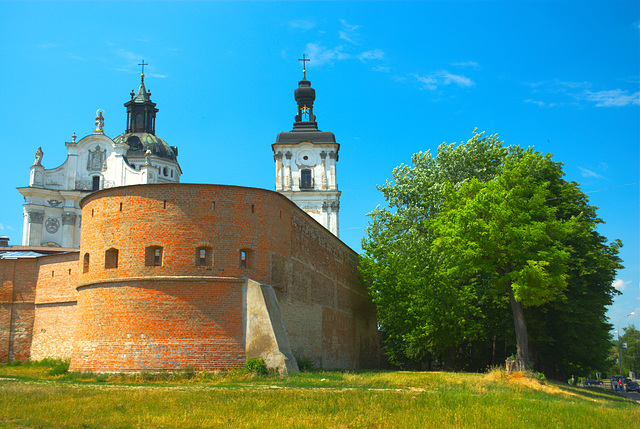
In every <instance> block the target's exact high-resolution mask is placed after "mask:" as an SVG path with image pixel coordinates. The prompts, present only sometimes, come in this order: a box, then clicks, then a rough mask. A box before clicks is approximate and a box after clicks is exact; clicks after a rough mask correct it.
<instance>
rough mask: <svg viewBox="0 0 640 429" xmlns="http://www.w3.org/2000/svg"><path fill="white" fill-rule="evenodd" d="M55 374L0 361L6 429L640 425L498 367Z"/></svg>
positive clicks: (0, 419)
mask: <svg viewBox="0 0 640 429" xmlns="http://www.w3.org/2000/svg"><path fill="white" fill-rule="evenodd" d="M48 370H49V369H48V368H47V367H45V366H29V365H23V366H18V367H10V366H4V367H0V428H2V427H7V428H23V427H34V428H131V427H134V428H210V427H214V428H216V427H220V428H222V427H224V428H227V427H230V428H236V427H237V428H430V427H434V428H492V429H496V428H519V427H527V428H530V427H532V428H538V427H539V428H545V429H553V428H608V427H611V428H631V427H639V426H640V406H639V405H638V404H637V403H635V402H633V401H630V400H627V399H625V398H623V397H621V396H618V395H616V394H614V393H611V392H608V391H605V390H603V389H600V388H588V389H587V388H572V387H570V386H565V385H563V384H555V383H547V384H545V385H540V384H539V383H538V382H537V381H535V380H532V379H529V378H527V377H523V376H515V377H511V378H508V377H506V376H504V375H503V374H502V373H500V372H498V371H494V372H492V373H490V374H462V373H443V372H397V371H396V372H363V373H345V372H313V373H301V374H295V375H292V376H290V377H287V378H280V377H275V376H271V377H262V378H260V377H256V376H253V375H251V374H246V373H241V372H236V373H231V374H205V373H195V374H194V373H186V374H180V375H164V376H154V375H150V374H141V375H138V376H110V377H108V378H107V377H104V376H103V377H102V378H97V376H88V377H86V378H79V377H78V375H77V374H75V375H66V376H65V375H58V376H51V375H48ZM105 378H107V379H106V381H97V380H104V379H105Z"/></svg>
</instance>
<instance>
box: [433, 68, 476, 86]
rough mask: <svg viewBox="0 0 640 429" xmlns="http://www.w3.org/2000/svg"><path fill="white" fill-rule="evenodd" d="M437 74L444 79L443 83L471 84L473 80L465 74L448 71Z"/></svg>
mask: <svg viewBox="0 0 640 429" xmlns="http://www.w3.org/2000/svg"><path fill="white" fill-rule="evenodd" d="M438 75H439V76H440V77H442V78H443V79H444V82H443V83H444V84H445V85H449V84H451V83H455V84H456V85H459V86H473V81H472V80H471V79H469V78H468V77H466V76H462V75H458V74H453V73H449V72H448V71H441V72H438Z"/></svg>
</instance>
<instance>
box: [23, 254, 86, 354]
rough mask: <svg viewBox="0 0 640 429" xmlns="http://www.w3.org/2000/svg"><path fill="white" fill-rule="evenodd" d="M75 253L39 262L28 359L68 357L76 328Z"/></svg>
mask: <svg viewBox="0 0 640 429" xmlns="http://www.w3.org/2000/svg"><path fill="white" fill-rule="evenodd" d="M78 254H79V253H78V252H70V253H63V254H58V255H48V256H41V257H39V258H38V287H37V289H36V305H35V317H34V322H33V339H32V342H31V359H33V360H41V359H44V358H46V357H50V358H59V359H65V358H70V357H71V350H72V347H73V336H74V334H75V328H76V319H75V314H76V301H77V299H78V292H77V290H76V284H77V281H78Z"/></svg>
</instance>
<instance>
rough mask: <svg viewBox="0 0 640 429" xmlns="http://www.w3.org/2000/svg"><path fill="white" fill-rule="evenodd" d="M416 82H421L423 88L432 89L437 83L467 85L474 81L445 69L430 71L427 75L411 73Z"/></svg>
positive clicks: (436, 86)
mask: <svg viewBox="0 0 640 429" xmlns="http://www.w3.org/2000/svg"><path fill="white" fill-rule="evenodd" d="M413 76H414V77H415V78H416V79H417V80H418V82H420V83H421V84H422V87H423V88H424V89H428V90H434V89H437V88H438V86H439V85H451V84H455V85H457V86H463V87H469V86H473V85H474V82H473V81H472V80H471V79H470V78H468V77H466V76H462V75H457V74H453V73H449V72H448V71H446V70H441V71H438V72H435V73H432V74H430V75H428V76H420V75H417V74H414V75H413Z"/></svg>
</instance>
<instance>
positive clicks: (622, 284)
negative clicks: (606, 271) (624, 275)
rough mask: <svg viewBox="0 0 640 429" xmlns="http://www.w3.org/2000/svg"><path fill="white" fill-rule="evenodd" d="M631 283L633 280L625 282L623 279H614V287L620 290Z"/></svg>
mask: <svg viewBox="0 0 640 429" xmlns="http://www.w3.org/2000/svg"><path fill="white" fill-rule="evenodd" d="M629 283H631V280H629V281H626V282H625V281H624V280H622V279H615V280H614V281H613V287H614V288H616V289H618V290H619V291H620V292H622V291H623V290H624V288H625V287H627V285H628V284H629Z"/></svg>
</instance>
